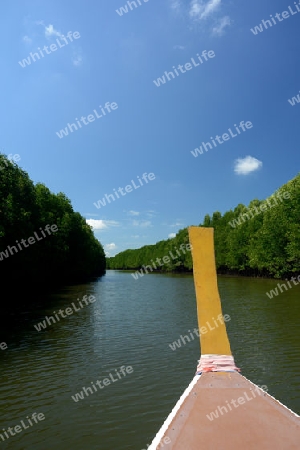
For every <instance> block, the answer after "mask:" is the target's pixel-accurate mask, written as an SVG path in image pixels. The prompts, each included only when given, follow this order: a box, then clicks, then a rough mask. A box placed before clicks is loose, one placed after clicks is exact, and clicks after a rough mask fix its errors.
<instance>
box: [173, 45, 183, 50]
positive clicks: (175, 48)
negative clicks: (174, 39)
mask: <svg viewBox="0 0 300 450" xmlns="http://www.w3.org/2000/svg"><path fill="white" fill-rule="evenodd" d="M173 49H174V50H184V49H185V47H184V46H183V45H174V47H173Z"/></svg>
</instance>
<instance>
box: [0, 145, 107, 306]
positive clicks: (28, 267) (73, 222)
mask: <svg viewBox="0 0 300 450" xmlns="http://www.w3.org/2000/svg"><path fill="white" fill-rule="evenodd" d="M0 165H1V166H3V167H5V169H4V170H2V171H0V274H1V275H0V280H1V285H2V288H4V287H7V291H8V292H9V293H10V294H17V293H19V294H21V295H19V296H15V298H14V301H13V302H4V301H3V302H2V305H3V306H2V307H4V309H6V310H8V309H11V307H13V308H14V307H15V306H18V304H17V302H19V303H20V304H22V306H24V305H26V304H30V303H31V302H32V300H33V297H34V295H35V293H36V292H38V290H39V289H40V288H41V287H42V288H43V291H45V290H53V288H56V287H60V286H63V285H66V284H77V283H80V282H84V281H89V280H91V279H94V278H96V277H100V276H102V275H104V274H105V269H106V263H105V253H104V250H103V247H102V245H101V243H100V242H99V241H98V239H96V238H95V236H94V233H93V231H92V227H91V226H90V225H88V224H87V223H86V220H85V218H84V217H83V216H81V214H79V213H78V212H75V211H74V210H73V207H72V205H71V202H70V200H69V199H68V198H67V197H66V196H65V194H63V193H62V192H59V193H58V194H54V193H52V192H51V191H50V190H49V189H48V188H47V187H46V186H45V185H44V184H42V183H36V184H34V183H33V182H32V180H31V179H30V178H29V176H28V174H27V173H26V172H25V171H23V170H22V169H21V168H20V167H18V166H17V165H16V164H15V163H14V162H12V161H10V160H9V159H8V158H7V157H6V156H5V155H4V154H0ZM49 224H50V225H51V224H55V225H52V227H51V231H52V233H51V232H50V231H49V226H50V225H49ZM39 230H42V231H41V233H42V235H43V236H44V238H41V237H40V236H39V235H38V236H39V239H37V241H36V240H35V239H34V238H33V237H32V236H35V237H37V234H36V233H37V232H38V233H40V231H39ZM43 230H47V233H46V232H44V231H43ZM29 236H31V237H29ZM24 237H25V238H26V239H27V240H28V242H29V243H30V244H33V243H34V244H35V245H28V244H26V245H25V244H24V243H26V240H25V239H22V238H24ZM28 237H29V238H28ZM20 239H22V240H21V243H23V245H24V248H23V247H22V246H21V243H20V242H19V241H20ZM17 246H18V248H19V250H22V251H19V250H18V248H17ZM12 255H13V258H12V257H11V256H12ZM9 256H10V257H9ZM24 293H26V294H29V295H27V296H26V297H24V295H23V294H24Z"/></svg>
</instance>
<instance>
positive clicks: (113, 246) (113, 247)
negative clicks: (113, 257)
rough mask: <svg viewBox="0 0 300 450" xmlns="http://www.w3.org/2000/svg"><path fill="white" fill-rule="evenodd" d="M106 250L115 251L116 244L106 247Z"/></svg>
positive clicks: (106, 245)
mask: <svg viewBox="0 0 300 450" xmlns="http://www.w3.org/2000/svg"><path fill="white" fill-rule="evenodd" d="M104 248H105V250H115V249H116V248H117V246H116V244H115V243H114V242H112V243H111V244H105V245H104Z"/></svg>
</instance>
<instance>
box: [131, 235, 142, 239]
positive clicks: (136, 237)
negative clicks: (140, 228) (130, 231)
mask: <svg viewBox="0 0 300 450" xmlns="http://www.w3.org/2000/svg"><path fill="white" fill-rule="evenodd" d="M131 237H132V238H134V239H138V238H139V237H140V235H139V234H134V235H133V236H131Z"/></svg>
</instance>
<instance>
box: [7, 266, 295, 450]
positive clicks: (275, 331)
mask: <svg viewBox="0 0 300 450" xmlns="http://www.w3.org/2000/svg"><path fill="white" fill-rule="evenodd" d="M276 284H277V282H276V281H272V280H256V279H245V278H243V279H242V278H225V277H219V289H220V294H221V298H222V305H223V313H224V314H229V315H230V317H231V320H230V321H229V322H228V323H227V330H228V334H229V338H230V342H231V347H232V351H233V354H234V356H235V360H236V363H237V365H238V367H241V368H242V374H243V375H245V376H246V377H247V378H249V379H251V381H253V382H255V383H256V384H259V385H267V386H268V391H269V393H271V394H272V395H274V396H275V397H276V398H277V399H278V400H280V401H281V402H283V403H284V404H286V405H287V406H288V407H289V408H291V409H293V410H294V411H295V412H296V413H298V414H299V413H300V386H299V360H300V338H299V319H300V309H299V293H300V288H299V287H298V286H297V287H294V288H292V289H289V290H288V291H287V292H284V293H282V294H280V295H278V296H277V297H274V298H273V299H269V298H268V297H267V296H266V292H267V291H269V290H270V289H272V288H273V287H274V286H275V285H276ZM85 294H87V295H94V296H95V297H96V301H95V302H94V303H93V304H90V305H89V306H85V307H84V308H79V309H80V310H79V311H76V312H73V314H72V315H70V316H67V317H66V318H64V319H63V318H61V319H60V321H57V323H55V324H52V325H51V326H47V328H46V329H45V330H42V331H40V332H38V331H37V330H36V329H35V327H34V325H36V324H37V322H39V321H40V320H42V319H44V317H45V316H46V315H48V316H50V315H52V313H53V311H54V310H55V311H56V312H57V311H59V309H61V308H62V309H64V310H65V309H66V308H67V307H70V306H71V304H72V302H73V303H75V305H77V308H78V301H77V300H76V299H77V298H79V299H82V297H83V295H85ZM42 300H44V299H42V298H41V300H40V301H39V302H37V303H36V304H35V305H34V307H33V308H32V309H30V310H27V311H24V312H23V313H22V314H21V315H20V316H19V317H13V318H11V320H10V321H8V322H7V323H6V325H5V326H4V327H3V326H2V329H1V334H0V343H1V342H2V341H5V342H6V343H7V345H8V348H7V349H6V350H0V368H1V378H0V411H1V416H0V419H1V422H0V434H1V430H2V435H3V436H4V437H5V435H4V432H3V428H4V429H5V430H7V429H8V427H12V429H13V428H14V427H15V426H16V425H20V423H21V421H22V420H23V422H24V423H25V425H26V424H27V426H28V428H26V429H24V428H22V431H21V432H19V433H15V436H10V435H9V432H8V431H7V433H8V436H10V437H8V438H6V437H5V441H4V442H3V441H2V439H1V437H0V444H1V448H3V449H5V450H6V449H13V450H45V449H56V450H65V449H67V450H69V449H72V450H82V449H86V448H87V449H89V450H97V449H101V450H114V449H124V450H125V449H128V450H129V449H130V450H142V449H146V448H147V444H150V442H151V440H152V439H153V437H154V435H155V434H156V432H157V431H158V429H159V428H160V426H161V424H162V423H163V421H164V419H165V417H166V416H167V415H168V414H169V412H170V411H171V409H172V408H173V406H174V404H175V403H176V401H177V400H178V398H179V396H180V395H181V393H182V392H183V390H184V389H185V388H186V386H187V385H188V384H189V382H190V381H191V379H192V377H193V375H194V373H195V368H196V364H197V360H198V359H199V355H200V350H199V342H198V339H197V338H196V337H195V339H194V340H191V342H187V343H186V344H185V345H183V344H182V345H181V347H180V348H177V349H176V350H172V349H171V348H170V345H169V344H172V343H173V341H175V340H176V341H178V340H180V336H181V335H186V334H187V333H188V330H193V329H194V328H197V317H196V301H195V292H194V285H193V278H192V276H190V275H166V274H155V275H151V274H149V275H145V276H144V277H143V278H141V279H139V280H134V279H133V277H132V276H131V275H130V273H125V272H118V271H108V272H107V274H106V275H105V276H104V277H103V278H101V279H99V280H98V281H96V282H93V283H89V284H86V285H82V286H76V287H74V286H73V287H67V288H65V289H63V290H61V291H59V292H58V293H56V294H55V295H52V296H51V298H50V299H48V306H47V308H45V306H43V305H44V303H43V301H42ZM49 302H50V303H49ZM121 366H125V369H124V372H125V375H123V374H122V372H121V371H120V368H121ZM128 366H131V367H132V370H133V371H132V372H131V373H127V372H126V367H128ZM129 371H130V369H129ZM109 374H111V376H110V375H109ZM118 374H119V375H118ZM104 378H108V379H110V384H108V381H106V382H105V383H106V385H105V386H104V383H103V379H104ZM112 379H113V380H114V381H112ZM97 380H99V381H101V384H100V385H101V386H102V388H100V387H99V386H98V385H97V384H96V382H97ZM91 382H93V383H94V386H95V389H94V391H92V392H93V393H91V392H89V391H88V390H87V391H86V392H87V393H88V395H86V394H84V395H83V394H82V395H83V399H82V400H78V401H77V402H75V401H74V400H73V399H72V396H75V395H76V393H79V392H81V391H82V389H83V387H86V388H87V387H88V386H89V387H91V386H92V384H91ZM97 386H98V387H97ZM96 389H97V391H96ZM34 412H37V413H43V414H44V416H45V419H44V420H43V421H38V423H37V424H35V423H34V422H33V420H32V419H31V422H32V423H33V425H32V426H30V425H28V419H26V416H28V417H29V418H30V417H31V416H32V413H34Z"/></svg>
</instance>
